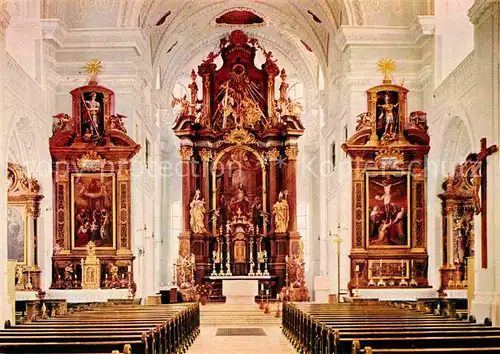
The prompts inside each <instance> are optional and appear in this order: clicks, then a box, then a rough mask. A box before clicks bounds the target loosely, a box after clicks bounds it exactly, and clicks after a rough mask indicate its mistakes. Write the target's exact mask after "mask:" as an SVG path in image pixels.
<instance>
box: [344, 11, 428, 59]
mask: <svg viewBox="0 0 500 354" xmlns="http://www.w3.org/2000/svg"><path fill="white" fill-rule="evenodd" d="M434 27H435V23H434V16H418V17H417V18H416V19H415V20H414V21H413V22H412V23H411V24H410V25H409V26H407V27H402V26H345V25H344V26H341V27H340V28H339V30H338V31H337V33H336V35H335V42H336V44H337V47H338V48H339V49H340V50H341V51H344V50H345V49H346V48H347V46H371V47H376V46H398V47H400V46H407V47H416V48H420V47H422V46H423V45H424V44H425V43H426V42H427V40H429V39H430V37H431V36H432V35H434Z"/></svg>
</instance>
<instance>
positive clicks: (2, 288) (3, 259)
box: [0, 0, 13, 328]
mask: <svg viewBox="0 0 500 354" xmlns="http://www.w3.org/2000/svg"><path fill="white" fill-rule="evenodd" d="M4 6H5V3H4V1H3V0H0V112H2V115H3V108H4V104H3V87H4V75H5V73H6V64H5V63H6V58H5V55H6V51H5V30H6V28H7V26H8V25H9V20H10V16H9V14H8V13H7V12H6V10H5V7H4ZM0 117H2V119H0V137H1V139H0V142H1V143H0V144H1V146H0V171H2V173H5V172H4V171H7V151H8V148H7V146H6V145H7V141H8V136H7V134H8V131H7V126H8V124H9V123H10V122H9V121H7V120H6V119H5V118H4V117H3V116H0ZM0 196H1V198H0V215H7V188H6V183H5V182H2V183H0ZM6 244H7V220H6V219H5V218H0V245H6ZM7 278H8V277H7V247H0V328H3V326H4V323H5V321H6V320H10V321H11V322H12V320H13V319H12V311H11V308H10V305H9V302H8V283H7Z"/></svg>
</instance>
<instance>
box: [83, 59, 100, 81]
mask: <svg viewBox="0 0 500 354" xmlns="http://www.w3.org/2000/svg"><path fill="white" fill-rule="evenodd" d="M101 71H102V64H101V61H100V60H98V59H95V58H94V59H91V60H90V61H88V62H87V63H85V72H86V73H87V74H89V75H90V80H89V82H96V79H97V74H99V73H100V72H101Z"/></svg>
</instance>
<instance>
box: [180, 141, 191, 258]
mask: <svg viewBox="0 0 500 354" xmlns="http://www.w3.org/2000/svg"><path fill="white" fill-rule="evenodd" d="M180 155H181V163H182V231H181V234H180V235H179V253H180V255H182V256H186V255H188V254H190V253H191V247H190V243H189V238H190V236H191V225H190V217H189V203H190V201H191V200H190V199H191V194H193V193H192V190H191V157H192V156H193V148H192V147H191V146H185V145H183V146H181V149H180Z"/></svg>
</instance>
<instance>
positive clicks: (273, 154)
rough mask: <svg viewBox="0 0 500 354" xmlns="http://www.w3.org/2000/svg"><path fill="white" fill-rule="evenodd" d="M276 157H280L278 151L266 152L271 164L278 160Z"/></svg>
mask: <svg viewBox="0 0 500 354" xmlns="http://www.w3.org/2000/svg"><path fill="white" fill-rule="evenodd" d="M278 156H280V152H279V150H278V149H270V150H269V151H268V152H267V158H268V159H269V161H271V162H276V161H277V160H278Z"/></svg>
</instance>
